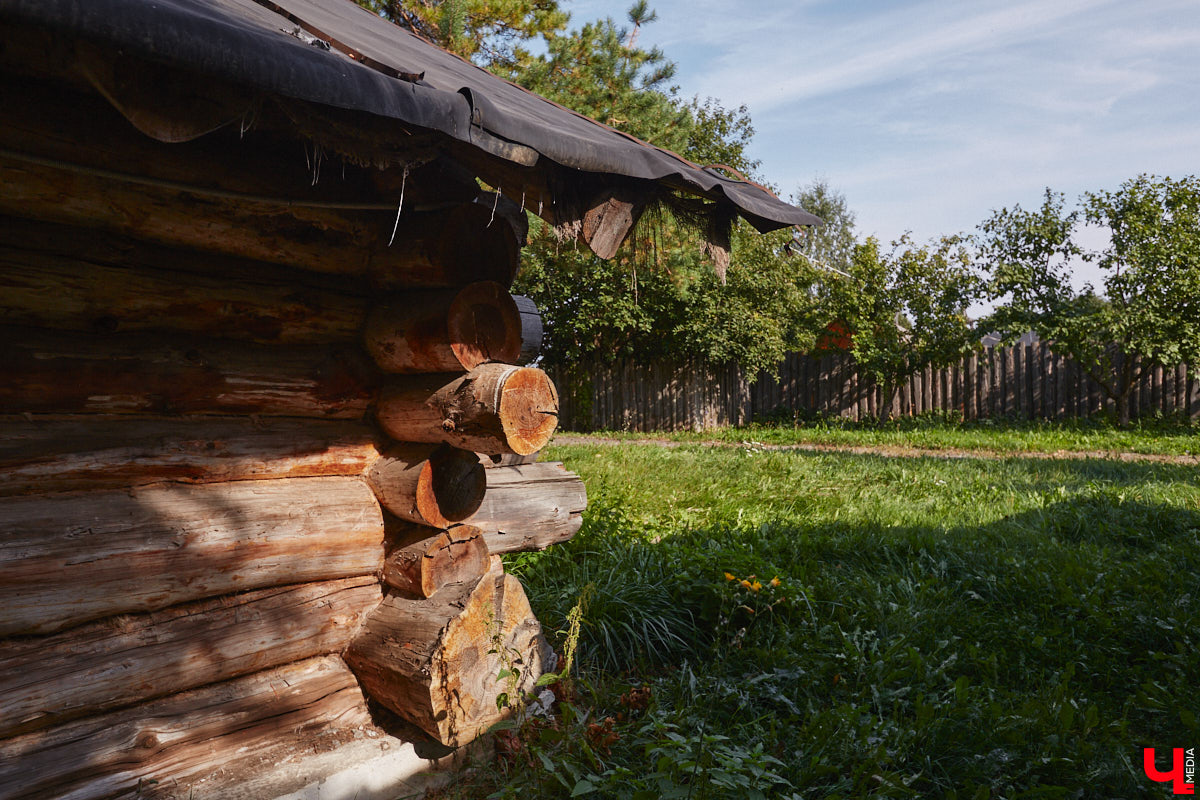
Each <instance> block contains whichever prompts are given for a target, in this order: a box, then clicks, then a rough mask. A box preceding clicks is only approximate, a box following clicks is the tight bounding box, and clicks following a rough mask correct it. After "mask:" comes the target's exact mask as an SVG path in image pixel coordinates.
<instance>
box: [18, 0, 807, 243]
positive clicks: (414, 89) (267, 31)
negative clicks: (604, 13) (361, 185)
mask: <svg viewBox="0 0 1200 800" xmlns="http://www.w3.org/2000/svg"><path fill="white" fill-rule="evenodd" d="M272 7H273V8H274V9H278V10H279V11H281V12H282V13H276V11H275V10H273V9H272ZM6 17H7V18H9V19H20V20H24V21H26V22H30V23H34V24H37V25H41V26H45V27H47V28H51V29H54V30H56V31H58V32H60V33H63V34H67V35H73V36H78V37H81V38H86V39H90V40H92V41H95V42H98V43H101V44H107V45H110V46H113V47H117V48H120V49H121V50H122V51H123V52H124V53H126V54H128V55H134V56H141V57H144V58H147V59H150V60H153V61H157V62H160V63H164V64H169V65H172V66H176V67H180V68H183V69H187V70H189V71H193V72H196V73H198V74H202V75H207V76H209V77H212V78H220V79H224V80H227V81H230V82H234V83H238V84H244V85H248V86H252V87H254V88H256V89H259V90H261V91H264V92H268V93H272V94H278V95H281V96H283V97H289V98H294V99H298V100H306V101H309V102H314V103H320V104H323V105H328V106H333V107H337V108H343V109H350V110H355V111H365V112H369V113H372V114H376V115H379V116H383V117H389V118H393V119H397V120H401V121H403V122H405V123H408V124H411V125H418V126H420V127H423V128H428V129H432V130H436V131H439V132H441V133H443V134H445V135H447V136H450V137H453V138H454V139H457V140H459V141H463V142H469V143H472V144H475V145H477V146H479V147H481V148H482V149H484V150H487V151H489V152H492V153H493V154H504V153H505V149H504V148H503V147H497V146H496V144H497V140H503V141H504V142H509V143H514V144H517V145H521V146H523V148H530V149H532V150H533V151H536V152H537V154H540V155H541V156H544V157H546V158H548V159H550V160H552V161H555V162H557V163H559V164H561V165H563V166H566V167H571V168H575V169H580V170H586V171H589V172H598V173H607V174H613V175H623V176H628V177H633V178H643V179H652V180H667V181H670V182H671V183H672V184H673V185H680V186H687V187H690V188H692V189H694V190H696V191H697V192H698V193H701V194H705V195H708V196H710V197H711V196H714V195H719V196H724V197H725V198H726V199H728V200H729V201H730V202H732V203H733V204H734V205H735V206H736V207H737V208H738V210H739V211H740V212H741V213H742V215H743V216H746V217H747V218H748V219H750V221H751V222H753V223H754V224H755V226H756V227H758V228H759V229H760V230H769V229H771V228H777V227H783V226H785V225H797V224H799V225H810V224H815V223H819V222H820V220H819V219H817V218H816V217H814V216H813V215H811V214H809V213H808V212H806V211H803V210H801V209H799V208H796V207H794V206H791V205H789V204H787V203H784V202H783V201H781V200H779V199H777V198H775V197H774V196H772V195H771V194H770V193H768V192H766V191H764V190H763V189H761V188H759V187H757V186H754V185H753V184H749V183H745V182H742V181H737V180H733V179H730V178H727V177H725V176H723V175H719V174H717V173H715V172H713V171H710V170H704V169H700V168H699V167H697V166H696V165H693V164H691V163H690V162H688V161H686V160H684V159H682V158H680V157H679V156H677V155H675V154H674V153H671V152H669V151H666V150H663V149H661V148H657V147H653V146H651V145H648V144H646V143H644V142H640V141H638V140H636V139H633V138H632V137H629V136H626V135H625V134H622V133H620V132H618V131H616V130H613V129H612V128H609V127H607V126H605V125H601V124H599V123H597V122H594V121H593V120H590V119H588V118H586V117H583V116H581V115H578V114H575V113H574V112H572V111H569V110H567V109H564V108H562V107H560V106H558V105H555V104H554V103H551V102H550V101H548V100H545V99H544V98H542V97H540V96H538V95H536V94H533V93H532V92H528V91H526V90H524V89H522V88H520V87H518V86H515V85H513V84H510V83H508V82H506V81H504V80H502V79H500V78H497V77H496V76H494V75H492V74H491V73H489V72H487V71H485V70H483V69H480V68H478V67H476V66H474V65H473V64H470V63H469V62H466V61H464V60H462V59H460V58H458V57H457V56H454V55H452V54H450V53H448V52H446V51H444V50H442V49H440V48H438V47H435V46H434V45H432V44H430V43H428V42H426V41H425V40H423V39H421V38H419V37H417V36H415V35H413V34H411V33H409V32H408V31H405V30H403V29H401V28H399V27H397V26H395V25H392V24H391V23H389V22H387V21H386V20H383V19H381V18H379V17H377V16H375V15H374V14H372V13H371V12H369V11H367V10H365V9H363V8H361V7H360V6H358V5H356V4H355V3H353V2H351V0H260V1H259V2H255V0H0V19H3V18H6ZM289 17H290V18H291V19H289ZM294 20H299V21H301V22H302V23H304V26H305V27H306V28H308V29H309V30H316V31H319V32H320V34H322V35H323V36H324V37H326V38H328V39H331V40H334V41H335V42H337V43H338V44H339V45H340V46H343V47H346V48H350V49H353V50H355V51H357V52H359V53H361V54H362V55H363V56H365V57H366V58H367V59H369V60H370V61H373V62H376V63H377V64H380V65H383V66H384V67H386V68H390V70H392V71H395V73H399V74H401V75H402V76H404V77H392V76H391V75H389V74H386V72H385V71H380V70H379V69H374V68H372V67H369V66H365V65H364V64H362V63H359V62H358V61H354V60H351V59H350V58H348V57H347V56H345V55H343V54H342V53H339V52H337V51H336V49H335V50H332V51H331V50H324V49H321V48H319V47H314V46H312V45H311V44H308V43H306V42H305V41H303V40H302V39H301V38H297V37H296V36H294V35H292V31H294V30H295V28H296V22H295V21H294ZM416 76H422V77H419V78H418V77H416ZM510 149H511V148H510ZM518 149H521V148H518Z"/></svg>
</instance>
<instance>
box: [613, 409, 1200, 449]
mask: <svg viewBox="0 0 1200 800" xmlns="http://www.w3.org/2000/svg"><path fill="white" fill-rule="evenodd" d="M595 435H597V436H605V437H615V438H623V439H646V438H649V439H668V440H671V441H676V442H701V441H723V442H744V441H755V442H762V443H763V444H774V445H789V444H809V445H832V446H839V447H915V448H921V449H928V450H985V451H989V452H993V453H1001V454H1019V453H1057V452H1074V453H1080V452H1082V453H1095V452H1101V453H1114V452H1125V453H1143V454H1150V455H1167V456H1200V426H1197V425H1195V424H1184V423H1180V422H1174V421H1169V420H1156V419H1151V420H1145V421H1143V422H1139V423H1135V424H1134V425H1133V426H1132V427H1129V428H1117V427H1114V426H1112V425H1109V424H1106V423H1104V422H1100V421H1088V420H1071V421H1067V422H1046V421H1034V422H1011V421H999V422H997V421H992V420H980V421H977V422H956V421H953V420H946V419H936V418H934V419H930V418H921V419H916V420H914V419H900V420H895V421H893V422H890V423H888V424H886V425H884V426H883V427H879V426H877V425H875V424H874V423H856V422H850V421H843V420H838V419H826V420H818V421H813V422H806V423H800V424H796V425H793V424H790V423H789V424H753V425H745V426H741V427H736V428H723V429H719V430H713V431H701V432H691V431H687V432H677V433H666V434H663V433H629V432H625V431H605V432H598V433H596V434H595Z"/></svg>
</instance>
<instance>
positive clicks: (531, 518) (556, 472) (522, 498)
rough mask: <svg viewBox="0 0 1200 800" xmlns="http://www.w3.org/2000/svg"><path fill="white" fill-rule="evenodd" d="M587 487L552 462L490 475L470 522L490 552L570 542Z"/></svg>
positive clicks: (497, 470) (491, 471) (498, 470)
mask: <svg viewBox="0 0 1200 800" xmlns="http://www.w3.org/2000/svg"><path fill="white" fill-rule="evenodd" d="M585 508H587V489H586V487H584V485H583V481H582V480H580V478H579V476H578V475H576V474H575V473H573V472H568V471H567V470H566V469H564V468H563V465H562V464H560V463H557V462H553V461H547V462H544V463H540V464H524V465H519V466H510V467H496V468H495V469H489V470H488V471H487V493H486V494H485V495H484V498H483V505H481V506H480V507H479V511H477V512H475V514H474V515H473V516H472V517H470V518H468V519H467V520H466V522H467V524H470V525H474V526H476V527H478V528H479V529H480V530H482V531H483V536H484V539H485V540H486V541H487V545H488V551H489V552H492V553H511V552H514V551H519V550H545V549H546V548H547V547H549V546H550V545H552V544H556V543H558V542H564V541H566V540H567V539H570V538H571V537H572V536H574V535H575V534H576V533H577V532H578V531H579V527H580V525H582V524H583V518H582V516H581V515H582V513H583V510H584V509H585Z"/></svg>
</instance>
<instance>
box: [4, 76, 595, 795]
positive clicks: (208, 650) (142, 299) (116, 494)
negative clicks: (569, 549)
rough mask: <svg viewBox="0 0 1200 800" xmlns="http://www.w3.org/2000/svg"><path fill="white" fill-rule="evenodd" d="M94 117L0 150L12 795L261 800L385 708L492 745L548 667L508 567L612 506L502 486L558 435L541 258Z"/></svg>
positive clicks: (458, 208) (487, 216) (485, 219)
mask: <svg viewBox="0 0 1200 800" xmlns="http://www.w3.org/2000/svg"><path fill="white" fill-rule="evenodd" d="M6 85H7V84H6ZM68 95H70V93H69V92H68V93H66V94H54V93H50V92H46V93H38V98H39V99H38V100H37V103H33V102H31V103H30V104H29V105H28V107H26V106H25V105H22V107H21V108H20V109H18V113H17V117H15V118H14V120H15V121H14V122H13V124H12V125H9V126H7V127H6V128H5V129H4V130H3V131H0V144H2V145H3V149H4V150H5V154H4V155H2V156H0V183H2V185H3V186H4V190H3V191H2V192H0V214H3V215H5V216H0V285H3V286H4V288H5V291H4V292H3V293H0V318H3V321H4V323H5V325H4V326H0V363H2V364H3V365H4V377H5V380H4V381H3V382H2V383H0V637H2V638H0V798H7V797H10V796H11V797H25V796H60V795H64V796H72V797H80V798H83V797H110V796H121V795H126V796H142V797H151V796H189V797H197V798H201V797H206V796H211V797H222V796H233V795H231V794H230V793H229V791H230V787H231V786H232V785H234V784H235V783H236V781H235V776H238V775H245V774H250V773H252V772H255V771H257V772H261V771H262V768H263V766H264V765H265V764H268V763H271V762H275V761H280V760H283V759H293V758H296V759H300V760H304V759H308V758H310V757H312V756H311V751H312V750H313V749H314V747H316V748H317V749H328V748H326V745H328V746H329V748H332V747H335V746H340V745H342V744H345V743H346V742H348V741H350V740H351V739H353V738H355V737H361V736H362V735H363V731H364V730H367V729H369V728H370V729H372V730H374V728H373V727H372V723H371V719H370V716H369V713H368V710H367V705H366V703H367V699H368V697H369V698H370V699H371V700H373V701H376V702H378V703H380V704H382V705H383V706H385V707H387V708H389V709H391V710H392V711H394V712H395V713H396V714H397V715H399V716H400V717H401V718H403V719H404V720H407V722H409V723H411V724H412V725H415V726H416V727H417V728H419V729H421V730H423V731H425V732H426V733H427V734H428V735H429V736H432V737H433V738H434V739H437V740H438V741H440V742H442V743H444V744H449V745H452V746H459V745H462V744H464V743H466V742H469V741H470V740H471V739H473V738H474V737H476V736H477V735H478V734H479V733H480V732H481V731H484V730H486V729H487V728H488V727H489V726H490V725H491V724H492V723H494V722H495V721H496V720H497V719H499V718H500V716H501V714H502V713H503V712H502V710H501V709H500V708H498V704H497V699H498V698H499V697H500V695H502V694H508V695H509V696H510V697H511V698H512V700H513V701H514V702H516V700H517V699H518V695H519V694H520V693H521V692H522V691H526V690H528V689H530V688H531V687H532V685H533V682H534V681H536V678H537V677H538V675H539V674H540V671H541V670H542V668H543V665H544V663H545V660H546V659H547V658H548V651H547V648H546V644H545V641H544V639H543V637H542V635H541V630H540V627H539V625H538V623H537V620H536V619H535V618H534V616H533V613H532V611H531V609H530V607H529V603H528V600H527V599H526V598H525V596H524V593H523V591H522V589H521V587H520V584H519V583H518V582H517V581H516V579H514V578H513V577H511V576H508V575H505V574H504V572H503V568H502V565H501V564H500V562H499V558H498V557H496V556H495V555H494V553H495V552H502V551H506V550H513V549H520V548H541V547H544V546H546V544H548V543H550V542H551V541H560V540H562V539H563V538H566V537H567V536H569V535H571V533H573V532H574V530H575V529H577V528H578V525H577V518H578V513H579V511H580V510H581V509H582V507H583V504H584V503H585V502H586V498H585V497H584V495H583V492H582V487H581V485H579V486H576V485H575V484H574V483H572V477H571V476H569V473H565V472H563V471H562V470H561V469H559V468H557V467H554V466H553V465H538V464H529V465H528V466H529V467H531V468H533V469H532V471H531V470H526V472H525V473H524V474H523V477H522V478H521V480H523V481H524V483H523V484H520V486H518V484H519V483H520V482H519V481H515V480H509V479H508V478H507V477H506V476H508V475H509V474H510V473H509V471H510V470H513V469H526V467H524V466H517V465H519V464H522V463H524V462H527V461H532V460H534V459H536V453H537V452H538V451H539V450H541V449H542V447H543V446H544V445H545V444H546V443H547V441H548V439H549V437H550V435H551V434H552V432H553V430H554V428H555V426H556V424H557V412H558V397H557V393H556V390H555V387H554V386H553V384H552V383H551V382H550V380H549V379H548V378H547V377H546V375H545V374H544V373H543V372H541V371H540V370H538V369H536V368H531V367H528V366H521V365H523V364H528V363H530V362H531V361H533V360H535V359H536V357H537V352H538V348H539V347H540V341H541V325H540V318H539V317H538V316H537V314H536V309H535V308H533V307H532V304H531V303H529V302H528V301H527V300H526V299H525V298H514V297H513V296H511V295H510V294H509V292H508V286H509V285H510V284H511V281H512V278H513V276H514V274H515V269H516V265H517V261H518V255H519V248H518V247H517V233H516V232H514V230H513V228H512V226H510V225H508V224H496V225H491V224H490V223H491V221H492V220H491V209H490V208H488V207H486V206H482V205H480V204H478V203H472V202H460V198H458V197H457V196H455V197H453V198H450V199H451V200H452V202H450V203H446V204H444V206H443V207H441V208H437V207H427V208H425V209H422V210H408V209H406V210H405V211H404V213H402V214H401V215H400V218H399V220H398V221H397V219H396V212H395V211H380V210H376V209H350V208H334V207H331V206H328V205H327V206H325V207H321V206H320V204H315V205H306V204H305V203H304V202H297V203H292V202H290V199H291V197H292V196H295V194H296V193H298V192H301V191H302V190H303V189H304V188H305V186H306V181H307V179H308V176H307V175H304V174H301V175H297V174H296V170H295V169H294V168H293V167H294V164H287V163H284V160H283V159H281V158H279V157H278V156H277V155H276V154H275V151H274V150H272V149H271V148H268V147H265V146H263V145H262V144H261V140H260V144H258V145H254V144H246V145H244V146H245V147H247V148H250V149H249V150H247V151H242V152H241V153H240V154H239V156H238V158H239V159H240V163H241V162H244V164H245V166H246V169H245V170H244V171H242V172H238V171H236V170H233V171H231V170H229V169H228V168H227V167H228V163H227V161H226V160H225V159H226V151H227V150H228V146H229V145H230V144H232V142H230V141H225V142H224V143H222V144H221V146H214V145H212V144H211V143H209V144H205V143H204V141H203V140H198V141H197V142H195V143H189V144H187V145H176V146H173V147H176V148H179V149H172V148H171V147H166V146H164V145H161V144H158V143H153V142H150V141H149V140H142V139H137V140H131V139H130V138H129V135H128V133H127V132H126V128H125V123H124V121H123V120H120V119H119V118H115V119H114V118H113V117H111V116H107V117H106V116H104V114H103V113H101V112H102V111H104V110H105V109H107V107H106V106H103V105H100V106H96V107H93V106H94V105H95V104H88V103H82V104H80V105H78V106H76V105H74V101H71V100H69V99H66V98H68ZM38 104H40V105H38ZM77 119H86V120H89V123H88V129H89V131H90V132H91V133H92V134H93V135H92V138H91V140H90V142H89V143H88V145H87V146H82V147H81V146H78V143H77V142H74V141H71V142H64V141H63V139H62V136H61V131H63V130H69V129H72V127H71V125H63V124H55V122H54V120H59V123H62V121H64V120H77ZM118 123H119V124H118ZM248 138H253V136H250V137H248ZM267 141H268V142H269V143H270V144H274V143H276V142H277V139H267ZM256 147H257V148H258V149H257V150H256V149H254V148H256ZM17 153H24V154H25V155H24V156H21V155H16V154H17ZM243 156H245V158H242V157H243ZM259 156H261V158H260V157H259ZM302 172H303V171H302ZM361 178H362V176H361V175H359V176H358V179H356V180H357V182H356V183H355V186H354V187H353V191H351V190H350V189H346V190H345V191H344V192H343V193H342V194H345V195H347V196H356V195H355V193H356V192H358V191H360V190H361V189H362V186H363V185H366V183H371V182H369V181H368V182H366V183H364V182H363V181H362V180H361ZM402 180H403V178H402ZM401 185H403V184H401ZM425 189H426V191H425V196H426V198H427V199H428V197H429V196H433V197H434V198H435V199H436V197H437V196H438V194H439V190H438V189H437V188H436V187H434V188H432V189H430V188H429V187H425ZM313 192H314V194H313V197H315V198H316V199H318V200H333V201H338V200H342V199H346V198H345V197H343V196H342V194H339V191H338V190H336V189H329V188H327V187H324V186H323V187H320V188H316V189H313ZM418 195H420V192H417V193H416V194H414V196H418ZM302 199H303V198H301V200H302ZM390 201H391V198H390V197H389V202H390ZM433 205H434V206H436V204H433ZM380 291H383V292H386V294H384V295H382V298H383V299H382V300H381V301H380V302H379V303H378V304H377V305H375V306H374V307H372V305H371V303H372V299H371V298H373V297H374V296H376V295H377V294H378V293H379V292H380ZM485 462H486V464H487V465H493V464H495V463H500V464H506V465H509V466H502V467H500V468H499V469H492V468H486V467H485ZM546 467H549V469H545V468H546ZM539 470H541V471H539ZM493 473H494V475H493ZM543 473H544V474H543ZM564 475H566V476H568V477H564ZM575 480H577V479H575ZM539 482H540V483H539ZM537 485H541V486H542V488H541V489H537V488H531V487H535V486H537ZM522 487H523V488H522ZM489 492H492V495H489ZM522 493H528V494H530V495H531V496H530V497H529V498H525V499H523V500H519V496H520V495H521V494H522ZM522 503H523V504H524V505H522ZM572 526H574V527H572ZM489 545H491V546H489ZM347 665H349V666H347ZM517 665H519V667H518V669H517V670H516V671H513V670H510V669H509V668H510V667H513V666H517ZM351 667H352V668H353V671H351ZM506 670H508V672H507V673H506V672H505V671H506ZM502 674H508V675H511V676H513V678H512V679H510V678H502V677H500V676H501V675H502ZM364 689H365V690H366V692H367V696H364V694H363V690H364ZM500 705H502V704H500ZM406 729H407V728H406ZM322 737H324V738H322ZM238 765H240V766H238ZM238 770H242V771H241V772H239V771H238ZM180 792H182V794H180Z"/></svg>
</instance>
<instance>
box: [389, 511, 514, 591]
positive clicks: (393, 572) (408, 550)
mask: <svg viewBox="0 0 1200 800" xmlns="http://www.w3.org/2000/svg"><path fill="white" fill-rule="evenodd" d="M489 563H490V562H489V556H488V549H487V542H485V541H484V538H483V532H482V531H480V530H479V529H478V528H476V527H474V526H473V525H455V526H453V527H451V528H448V529H447V530H444V531H439V532H438V533H437V534H436V535H433V536H428V537H426V538H424V539H421V540H419V541H417V542H413V543H412V544H408V545H406V546H404V547H397V548H395V549H394V550H392V551H391V552H389V553H388V554H387V558H386V559H384V562H383V580H384V582H385V583H386V584H387V585H388V586H391V587H392V588H393V589H395V590H396V591H398V592H400V593H401V594H404V595H407V596H408V597H414V598H420V597H432V596H433V595H434V594H435V593H436V592H438V591H439V590H440V589H442V588H443V587H445V586H447V585H448V584H451V583H462V584H474V583H475V582H476V581H478V580H479V579H480V578H481V577H482V576H483V574H484V573H485V572H487V570H488V565H489Z"/></svg>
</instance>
